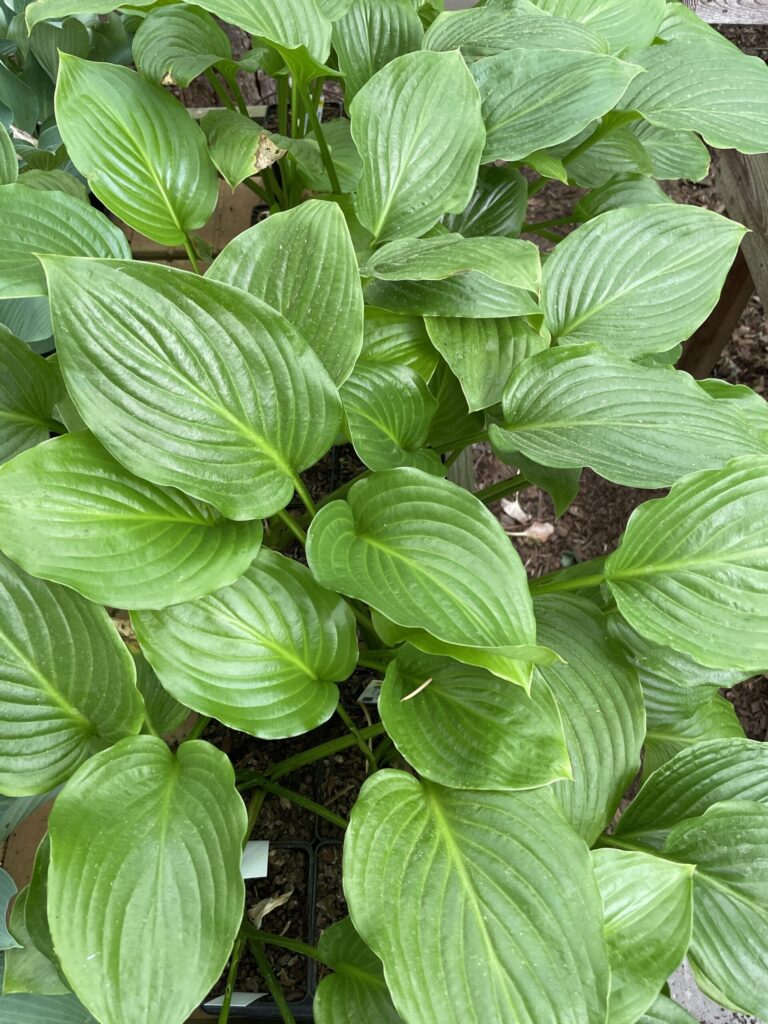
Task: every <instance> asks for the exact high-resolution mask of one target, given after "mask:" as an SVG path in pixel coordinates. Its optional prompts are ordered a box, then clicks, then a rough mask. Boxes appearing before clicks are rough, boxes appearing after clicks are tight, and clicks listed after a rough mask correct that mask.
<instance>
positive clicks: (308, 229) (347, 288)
mask: <svg viewBox="0 0 768 1024" xmlns="http://www.w3.org/2000/svg"><path fill="white" fill-rule="evenodd" d="M207 277H208V278H211V279H213V280H214V281H223V282H224V283H225V284H231V285H236V286H237V287H238V288H242V289H243V290H244V291H247V292H250V294H251V295H253V296H255V297H256V298H257V299H262V300H263V301H264V302H266V303H267V304H268V305H270V306H273V307H274V308H275V309H276V310H278V312H280V313H282V314H283V316H284V317H285V318H286V320H289V321H290V322H291V323H292V324H293V326H294V327H295V328H296V330H297V331H299V333H300V334H302V335H303V336H304V337H305V338H306V340H307V341H308V342H309V344H310V345H311V346H312V348H313V349H314V350H315V353H316V354H317V356H318V357H319V359H320V361H321V362H322V364H323V365H324V366H325V368H326V370H327V371H328V373H329V374H330V375H331V377H332V378H333V380H334V381H335V382H336V383H337V384H340V383H341V382H342V381H344V380H346V378H347V377H348V376H349V374H350V373H351V372H352V367H353V366H354V365H355V360H356V359H357V357H358V355H359V354H360V349H361V347H362V344H363V293H362V289H361V287H360V276H359V273H358V269H357V259H356V257H355V250H354V248H353V246H352V239H351V238H350V237H349V230H348V228H347V225H346V222H345V220H344V215H343V214H342V212H341V210H340V209H339V207H338V206H337V205H336V204H335V203H325V202H320V201H314V202H308V203H302V205H301V206H299V207H297V208H296V209H294V210H288V211H286V212H285V213H277V214H274V215H273V216H272V217H267V219H266V220H263V221H262V222H261V223H260V224H257V225H256V226H255V227H252V228H250V229H249V230H248V231H244V232H243V233H242V234H240V235H238V236H237V238H235V239H234V240H233V241H231V242H230V243H229V245H227V246H226V247H225V248H224V250H223V251H222V253H221V254H220V255H219V257H218V259H216V260H215V261H214V263H213V265H212V266H211V268H210V270H209V271H208V274H207Z"/></svg>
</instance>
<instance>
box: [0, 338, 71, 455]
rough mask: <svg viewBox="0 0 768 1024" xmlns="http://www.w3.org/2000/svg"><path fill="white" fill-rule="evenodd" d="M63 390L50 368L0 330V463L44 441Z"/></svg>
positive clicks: (22, 344)
mask: <svg viewBox="0 0 768 1024" xmlns="http://www.w3.org/2000/svg"><path fill="white" fill-rule="evenodd" d="M63 390H64V389H63V388H62V385H61V380H60V378H59V376H58V374H57V373H56V372H55V370H54V369H53V367H51V366H49V365H48V364H47V363H46V361H45V360H44V359H42V358H41V357H40V356H38V355H35V353H34V352H31V351H30V349H29V346H28V345H25V344H24V342H23V341H19V339H18V338H14V337H13V335H12V334H10V333H9V332H8V331H6V330H5V329H4V328H3V327H0V463H2V462H7V461H8V460H9V459H12V458H13V457H14V455H18V453H19V452H22V451H24V450H25V449H27V448H32V447H34V445H36V444H39V443H40V442H41V441H45V440H46V439H47V437H48V436H49V433H50V431H51V429H52V427H53V426H54V424H53V423H52V422H51V420H52V418H53V409H54V406H55V405H56V403H57V402H58V401H59V399H60V398H61V397H62V394H63Z"/></svg>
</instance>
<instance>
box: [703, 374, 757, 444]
mask: <svg viewBox="0 0 768 1024" xmlns="http://www.w3.org/2000/svg"><path fill="white" fill-rule="evenodd" d="M698 384H699V387H700V388H701V389H702V390H703V391H704V392H705V394H707V395H709V397H710V398H714V399H715V400H716V401H718V402H727V403H728V405H726V406H725V407H724V408H725V409H728V408H730V409H736V410H737V411H738V412H740V413H741V415H742V416H743V417H744V419H745V420H747V422H748V423H749V425H750V427H751V428H752V430H754V431H755V432H756V433H757V435H758V436H759V437H760V438H761V439H763V440H768V401H766V400H765V398H763V396H762V395H759V394H758V393H757V392H756V391H753V390H752V388H750V387H747V386H746V384H729V383H728V381H725V380H716V379H710V380H700V381H699V382H698Z"/></svg>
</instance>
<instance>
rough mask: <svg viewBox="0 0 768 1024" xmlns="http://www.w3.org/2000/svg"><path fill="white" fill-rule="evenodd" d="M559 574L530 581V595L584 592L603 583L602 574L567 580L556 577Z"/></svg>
mask: <svg viewBox="0 0 768 1024" xmlns="http://www.w3.org/2000/svg"><path fill="white" fill-rule="evenodd" d="M559 575H560V573H548V574H547V575H546V576H540V577H539V578H538V579H536V580H531V581H530V584H529V587H530V591H531V593H532V594H536V595H540V594H563V593H565V592H566V591H568V590H586V589H589V588H590V587H599V586H600V585H601V584H602V583H603V582H604V581H605V575H604V574H603V573H595V574H594V575H591V576H573V577H571V578H569V579H560V580H558V579H557V578H556V577H557V576H559Z"/></svg>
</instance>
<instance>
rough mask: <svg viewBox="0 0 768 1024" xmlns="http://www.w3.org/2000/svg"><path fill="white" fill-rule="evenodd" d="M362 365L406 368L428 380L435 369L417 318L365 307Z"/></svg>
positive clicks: (419, 319)
mask: <svg viewBox="0 0 768 1024" xmlns="http://www.w3.org/2000/svg"><path fill="white" fill-rule="evenodd" d="M360 358H361V359H364V360H365V361H366V363H381V364H383V365H385V366H407V367H410V369H412V370H414V371H415V372H416V373H418V375H419V376H420V377H421V378H423V379H424V380H426V381H428V380H429V379H430V378H431V376H432V374H433V373H434V372H435V367H436V366H437V353H436V352H435V350H434V348H433V347H432V344H431V342H430V340H429V335H428V334H427V331H426V329H425V327H424V320H423V319H422V318H421V317H420V316H404V315H403V314H401V313H391V312H390V311H389V310H385V309H376V307H375V306H366V307H365V319H364V322H363V350H362V352H361V353H360Z"/></svg>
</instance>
